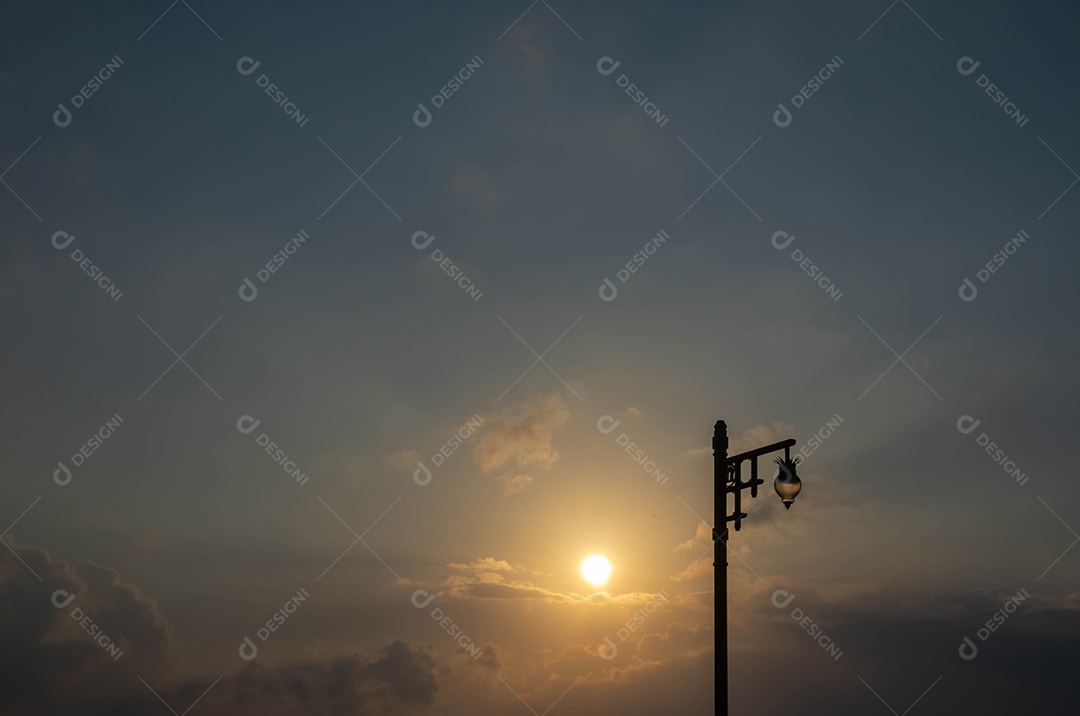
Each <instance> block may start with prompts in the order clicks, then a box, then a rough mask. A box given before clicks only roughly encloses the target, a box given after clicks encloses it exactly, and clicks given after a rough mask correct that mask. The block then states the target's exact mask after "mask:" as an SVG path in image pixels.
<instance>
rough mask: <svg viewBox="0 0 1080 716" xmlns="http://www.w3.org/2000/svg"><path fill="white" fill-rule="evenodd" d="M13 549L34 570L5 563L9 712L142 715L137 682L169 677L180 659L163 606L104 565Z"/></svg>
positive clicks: (0, 700) (3, 698)
mask: <svg viewBox="0 0 1080 716" xmlns="http://www.w3.org/2000/svg"><path fill="white" fill-rule="evenodd" d="M11 547H12V549H13V551H14V552H15V553H16V554H17V555H18V556H19V557H20V558H21V559H22V560H23V561H24V562H25V563H26V565H28V567H29V568H28V567H27V566H24V565H22V564H20V563H19V562H18V561H16V560H10V559H9V560H4V561H3V562H2V563H0V643H3V645H4V646H3V649H2V651H0V673H3V674H4V677H3V678H2V679H0V704H3V709H4V711H3V713H5V714H30V713H34V714H37V713H56V712H63V711H65V709H70V708H72V707H73V706H74V705H75V704H79V705H80V712H81V713H84V714H99V713H100V714H107V713H126V712H128V711H129V710H133V709H138V708H143V709H145V708H146V707H147V705H148V704H149V702H148V701H147V699H146V698H145V695H144V694H143V693H141V692H140V691H139V690H138V689H136V688H135V687H141V684H139V682H138V680H137V677H136V674H141V675H144V676H147V677H148V678H152V677H153V676H155V675H157V674H161V673H164V672H166V671H168V670H169V669H170V668H171V667H172V666H173V664H174V663H175V661H176V658H177V656H178V652H177V649H176V646H175V644H174V643H173V640H172V628H171V627H170V625H169V623H168V621H167V620H166V619H165V617H164V616H163V615H162V614H161V613H160V612H159V611H158V606H157V603H156V602H155V601H154V600H153V599H151V598H150V597H147V596H146V595H144V594H143V593H142V591H141V590H140V589H139V588H138V587H136V586H134V585H131V584H128V583H125V582H122V581H121V580H120V577H119V575H118V574H117V573H116V572H115V571H113V570H111V569H109V568H107V567H102V566H100V565H97V564H94V563H92V562H83V563H81V564H76V565H72V564H69V563H67V562H65V561H63V560H60V559H56V558H54V557H52V556H51V555H49V554H48V553H47V552H45V551H44V550H41V549H36V548H34V547H28V546H25V545H15V544H11ZM31 570H33V573H32V572H31ZM34 573H36V574H37V575H38V576H40V580H39V579H38V577H37V576H35V574H34ZM69 597H70V601H68V600H69ZM54 600H55V602H57V603H61V604H63V606H61V607H58V606H56V605H55V604H54ZM84 619H89V622H86V626H85V627H84V626H81V625H80V622H82V621H83V620H84ZM90 624H92V625H93V627H90ZM87 628H96V630H97V633H95V634H94V635H91V634H89V633H87V631H86V629H87ZM110 648H111V651H110ZM151 698H152V697H151Z"/></svg>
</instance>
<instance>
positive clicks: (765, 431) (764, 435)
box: [683, 422, 795, 460]
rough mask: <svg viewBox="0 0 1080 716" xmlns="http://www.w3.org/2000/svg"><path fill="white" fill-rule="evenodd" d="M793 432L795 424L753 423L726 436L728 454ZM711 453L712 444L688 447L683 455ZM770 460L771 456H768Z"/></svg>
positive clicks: (703, 455) (691, 456) (773, 440)
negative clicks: (736, 433)
mask: <svg viewBox="0 0 1080 716" xmlns="http://www.w3.org/2000/svg"><path fill="white" fill-rule="evenodd" d="M794 434H795V426H794V425H789V424H787V423H781V422H775V423H773V424H772V425H771V426H769V425H755V426H754V427H752V428H748V429H746V430H744V431H743V432H742V434H741V435H736V436H731V437H729V438H728V455H737V454H739V453H741V452H746V451H747V450H753V449H754V448H759V447H764V446H765V445H770V444H772V443H778V442H780V441H781V440H786V439H788V438H790V437H792V436H793V435H794ZM712 454H713V449H712V446H711V445H709V446H703V447H696V448H690V449H689V450H687V451H686V452H685V453H684V454H683V457H686V458H690V459H694V458H701V457H705V456H709V457H711V456H712ZM769 459H770V460H771V459H772V458H771V457H769Z"/></svg>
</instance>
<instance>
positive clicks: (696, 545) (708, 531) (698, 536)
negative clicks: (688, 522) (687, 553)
mask: <svg viewBox="0 0 1080 716" xmlns="http://www.w3.org/2000/svg"><path fill="white" fill-rule="evenodd" d="M710 544H712V528H711V527H709V526H708V525H707V524H705V523H704V522H698V523H697V529H696V530H695V531H694V536H693V537H691V538H690V539H688V540H686V541H685V542H683V543H682V544H680V545H679V546H678V547H676V548H675V551H676V552H679V551H682V550H687V549H696V550H699V551H700V550H703V549H705V548H706V547H708V546H709V545H710Z"/></svg>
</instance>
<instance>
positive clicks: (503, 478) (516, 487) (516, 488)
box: [496, 473, 533, 496]
mask: <svg viewBox="0 0 1080 716" xmlns="http://www.w3.org/2000/svg"><path fill="white" fill-rule="evenodd" d="M496 479H498V480H499V481H500V482H501V483H503V495H504V496H510V495H513V494H514V493H517V492H521V491H522V490H524V489H525V488H527V487H528V486H529V485H531V484H532V481H533V479H532V475H511V474H509V473H507V474H505V475H499V477H498V478H496Z"/></svg>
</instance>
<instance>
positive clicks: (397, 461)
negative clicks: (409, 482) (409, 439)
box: [383, 448, 423, 470]
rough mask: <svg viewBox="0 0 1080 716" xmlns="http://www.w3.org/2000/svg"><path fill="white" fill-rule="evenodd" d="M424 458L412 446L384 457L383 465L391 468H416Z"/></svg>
mask: <svg viewBox="0 0 1080 716" xmlns="http://www.w3.org/2000/svg"><path fill="white" fill-rule="evenodd" d="M421 460H423V458H422V457H420V453H418V452H417V451H416V450H413V449H412V448H406V449H403V450H397V451H395V452H392V453H390V454H389V455H386V456H385V457H383V466H384V467H386V468H388V469H390V470H415V469H416V466H417V465H419V464H420V461H421Z"/></svg>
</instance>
